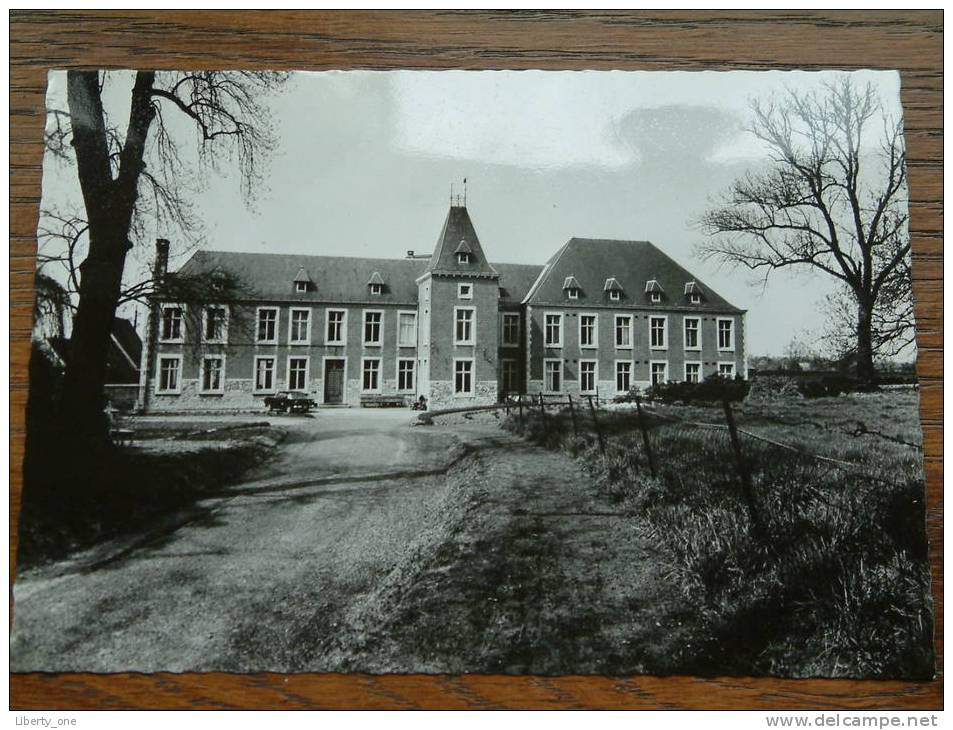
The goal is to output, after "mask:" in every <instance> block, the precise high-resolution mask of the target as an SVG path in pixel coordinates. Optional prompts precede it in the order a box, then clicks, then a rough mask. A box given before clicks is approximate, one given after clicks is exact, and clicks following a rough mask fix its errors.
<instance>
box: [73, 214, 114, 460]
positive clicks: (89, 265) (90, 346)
mask: <svg viewBox="0 0 953 730" xmlns="http://www.w3.org/2000/svg"><path fill="white" fill-rule="evenodd" d="M94 240H95V243H94ZM128 247H129V244H128V242H127V240H126V236H125V235H124V234H119V233H118V232H115V231H112V232H109V233H106V234H104V235H103V234H101V235H100V236H99V237H97V238H96V239H94V238H93V235H92V233H91V235H90V246H89V248H90V255H89V256H88V257H87V259H86V260H85V261H84V262H83V263H82V265H81V266H80V271H81V273H82V279H81V281H80V287H79V306H78V307H77V310H76V317H75V319H74V320H73V332H72V335H71V337H70V351H69V362H68V365H67V368H66V376H65V379H64V384H63V385H64V387H63V404H62V405H63V411H64V413H63V415H64V417H65V419H66V422H67V423H68V424H69V429H70V432H71V433H72V434H75V435H76V436H77V437H78V440H79V442H80V443H82V444H87V445H94V444H96V443H97V442H99V443H105V442H106V441H107V438H108V432H107V423H106V417H105V413H104V412H103V406H104V405H105V393H104V385H105V383H106V362H107V357H108V353H109V344H110V337H111V334H112V326H113V319H114V318H115V316H116V305H117V303H118V301H119V292H120V289H121V283H122V270H123V266H124V265H125V260H126V251H127V250H128ZM94 250H95V251H96V253H97V255H96V257H95V258H94V257H93V251H94Z"/></svg>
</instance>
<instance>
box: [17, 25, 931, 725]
mask: <svg viewBox="0 0 953 730" xmlns="http://www.w3.org/2000/svg"><path fill="white" fill-rule="evenodd" d="M942 24H943V15H942V11H917V12H913V11H909V12H888V11H882V12H870V11H856V12H852V11H838V12H834V11H831V12H790V11H776V12H745V11H724V12H713V11H710V12H688V11H684V12H683V11H677V12H661V11H644V12H641V11H640V12H604V13H594V12H570V11H567V12H558V13H557V12H504V13H499V12H485V11H473V12H466V13H457V12H449V11H426V12H413V13H411V12H397V13H385V12H363V11H362V12H307V11H300V12H285V11H264V12H231V11H214V12H213V11H192V12H186V11H168V12H159V11H142V12H128V11H114V12H97V11H83V12H80V11H75V12H69V11H62V12H33V11H30V12H25V11H23V12H20V11H17V12H12V13H11V16H10V63H11V66H10V77H11V91H10V134H11V145H10V192H11V200H10V289H11V313H10V315H11V320H10V322H11V335H10V337H11V343H10V345H11V347H10V359H11V374H10V378H11V380H10V397H11V411H10V419H11V437H10V446H11V459H10V485H11V489H10V521H11V524H10V528H11V575H12V574H13V560H14V558H13V555H14V553H15V547H16V546H15V540H16V520H17V515H18V512H19V502H20V490H21V486H22V471H21V468H22V457H23V439H24V406H25V403H26V394H27V361H28V357H29V353H30V327H31V317H32V315H31V312H32V303H33V289H32V286H33V271H34V266H35V260H34V257H35V253H36V228H37V217H38V211H39V202H40V176H41V160H42V155H43V125H44V94H45V90H46V73H47V70H48V69H51V68H67V67H86V68H156V69H181V68H238V67H247V68H270V69H311V70H321V69H333V68H376V69H387V68H430V69H443V68H470V69H483V68H486V69H524V68H543V69H647V70H663V69H688V70H701V69H720V70H728V69H771V68H777V69H790V68H801V69H828V68H843V69H857V68H877V69H899V70H900V71H901V74H902V97H903V107H904V112H905V121H906V138H907V146H908V161H909V162H908V164H909V180H910V221H911V234H912V237H913V259H914V267H913V276H914V280H915V281H914V293H915V296H916V316H917V341H918V343H919V348H920V349H919V357H918V369H919V375H920V378H921V383H922V389H921V406H920V409H921V419H922V422H923V428H924V439H925V454H926V468H927V502H928V521H929V534H930V540H931V545H930V555H931V560H932V567H933V580H934V584H933V585H934V596H935V601H936V617H937V631H936V645H937V651H938V654H939V661H940V667H941V668H942V651H943V604H942V567H943V565H942V555H943V535H942V529H941V528H942V519H943V502H942V471H943V469H942V422H943V408H942V404H943V391H942V377H943V376H942V363H943V332H942V320H943V301H942V291H943V266H942V264H943V242H942V220H943V187H942V158H943V151H942V150H943V128H942V121H943V120H942V113H943V109H942V94H943V67H942V50H943V25H942ZM10 696H11V700H10V701H11V707H13V708H15V709H28V708H34V709H48V708H61V709H67V708H90V709H91V708H99V709H107V708H130V707H135V708H181V709H190V708H191V709H199V708H236V707H244V708H251V707H256V708H289V709H291V708H351V707H364V708H541V709H542V708H583V707H590V708H707V709H716V708H735V709H743V708H777V709H781V708H786V709H794V708H826V709H834V708H852V709H859V708H910V709H912V708H940V707H942V702H943V699H942V697H943V680H942V676H940V677H938V678H937V679H936V680H934V681H932V682H920V683H907V682H892V681H891V682H883V681H879V682H878V681H841V680H779V679H738V678H722V679H707V680H705V679H697V678H691V677H674V678H672V677H670V678H657V677H630V678H622V679H620V678H604V677H559V678H542V677H516V678H514V677H500V676H474V675H469V676H401V675H390V676H368V675H320V674H299V675H275V674H255V675H238V674H155V675H142V674H118V675H116V674H114V675H93V674H59V675H57V674H18V675H13V676H12V679H11V693H10Z"/></svg>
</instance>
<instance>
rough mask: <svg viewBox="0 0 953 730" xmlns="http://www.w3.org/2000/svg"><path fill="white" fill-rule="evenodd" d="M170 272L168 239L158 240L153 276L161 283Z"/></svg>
mask: <svg viewBox="0 0 953 730" xmlns="http://www.w3.org/2000/svg"><path fill="white" fill-rule="evenodd" d="M168 271H169V241H168V239H166V238H157V239H156V261H155V267H154V270H153V276H154V277H155V279H156V281H161V280H162V279H163V277H165V275H166V273H168Z"/></svg>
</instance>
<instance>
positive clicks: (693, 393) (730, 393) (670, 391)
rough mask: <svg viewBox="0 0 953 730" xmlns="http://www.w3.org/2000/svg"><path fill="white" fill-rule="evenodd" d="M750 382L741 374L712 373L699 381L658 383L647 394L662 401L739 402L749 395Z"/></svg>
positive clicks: (650, 397)
mask: <svg viewBox="0 0 953 730" xmlns="http://www.w3.org/2000/svg"><path fill="white" fill-rule="evenodd" d="M750 387H751V385H750V383H749V382H748V381H746V380H744V379H742V378H741V377H740V376H739V377H737V378H723V377H721V376H720V375H712V376H710V377H708V378H706V379H705V380H702V381H701V382H699V383H679V382H674V381H673V382H668V383H657V384H656V385H653V386H652V387H650V388H649V389H648V390H647V391H646V393H645V396H646V397H647V398H649V399H651V400H656V401H661V402H662V403H676V402H680V403H721V402H723V401H724V400H726V399H727V400H728V401H730V402H733V403H734V402H738V401H742V400H744V398H745V396H747V395H748V390H749V388H750Z"/></svg>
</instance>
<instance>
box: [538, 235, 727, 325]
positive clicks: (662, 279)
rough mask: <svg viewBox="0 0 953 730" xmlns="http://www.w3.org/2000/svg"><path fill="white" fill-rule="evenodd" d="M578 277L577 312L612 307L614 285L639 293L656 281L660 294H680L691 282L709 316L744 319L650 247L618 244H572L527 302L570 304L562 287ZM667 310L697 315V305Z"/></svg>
mask: <svg viewBox="0 0 953 730" xmlns="http://www.w3.org/2000/svg"><path fill="white" fill-rule="evenodd" d="M568 276H574V277H576V279H577V280H578V281H579V283H580V287H579V288H580V290H581V291H582V292H583V294H584V296H582V297H580V299H579V304H578V306H585V305H586V304H587V303H589V304H601V303H603V302H605V301H608V295H607V293H606V292H607V291H608V290H609V289H610V288H615V287H614V286H613V285H611V284H610V281H609V280H611V279H615V280H616V281H617V282H618V285H619V286H621V288H622V289H623V290H625V291H627V292H640V291H642V290H643V289H644V288H645V287H646V282H648V281H652V280H654V281H655V282H656V284H657V286H658V289H659V290H667V291H680V290H681V289H682V288H683V287H684V286H685V282H687V281H695V282H696V285H697V286H699V287H704V290H705V291H706V292H707V294H706V297H705V311H718V312H726V313H728V312H731V313H740V312H742V311H743V310H741V309H739V308H738V307H735V306H734V305H732V304H730V303H729V302H727V301H726V300H725V299H723V298H722V297H720V296H719V295H718V294H716V293H715V292H714V291H713V290H712V288H711V287H709V286H706V285H703V284H702V282H700V281H699V280H698V278H697V277H695V276H694V275H693V274H691V273H690V272H689V271H688V270H687V269H685V268H684V267H683V266H681V265H680V264H679V263H678V262H676V261H675V260H674V259H672V258H671V257H670V256H668V255H667V254H665V253H664V252H663V251H662V250H661V249H659V248H658V247H657V246H655V245H654V244H652V243H650V242H649V241H618V240H611V239H601V238H571V239H569V241H568V242H567V243H566V244H565V245H564V246H563V247H562V248H560V249H559V251H557V252H556V253H555V254H554V255H553V257H552V258H551V259H550V260H549V261H548V262H547V263H546V266H545V267H544V270H543V273H542V274H541V275H540V277H539V279H538V280H537V282H536V284H535V285H534V286H533V288H532V289H531V290H530V292H529V294H527V296H526V298H525V299H524V302H526V303H527V304H532V305H534V306H536V305H560V306H564V305H565V303H566V300H565V295H564V294H563V283H564V282H565V280H566V277H568ZM612 306H613V307H619V306H621V307H645V306H646V302H645V301H644V300H643V299H642V298H641V297H638V299H637V300H635V299H628V300H627V299H623V300H622V301H621V302H613V303H612ZM667 306H668V307H669V308H672V309H678V308H680V307H682V306H684V307H685V308H686V309H691V310H692V311H698V307H697V305H695V306H693V307H689V306H688V305H687V303H683V302H681V301H677V302H672V303H670V304H668V305H667Z"/></svg>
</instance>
